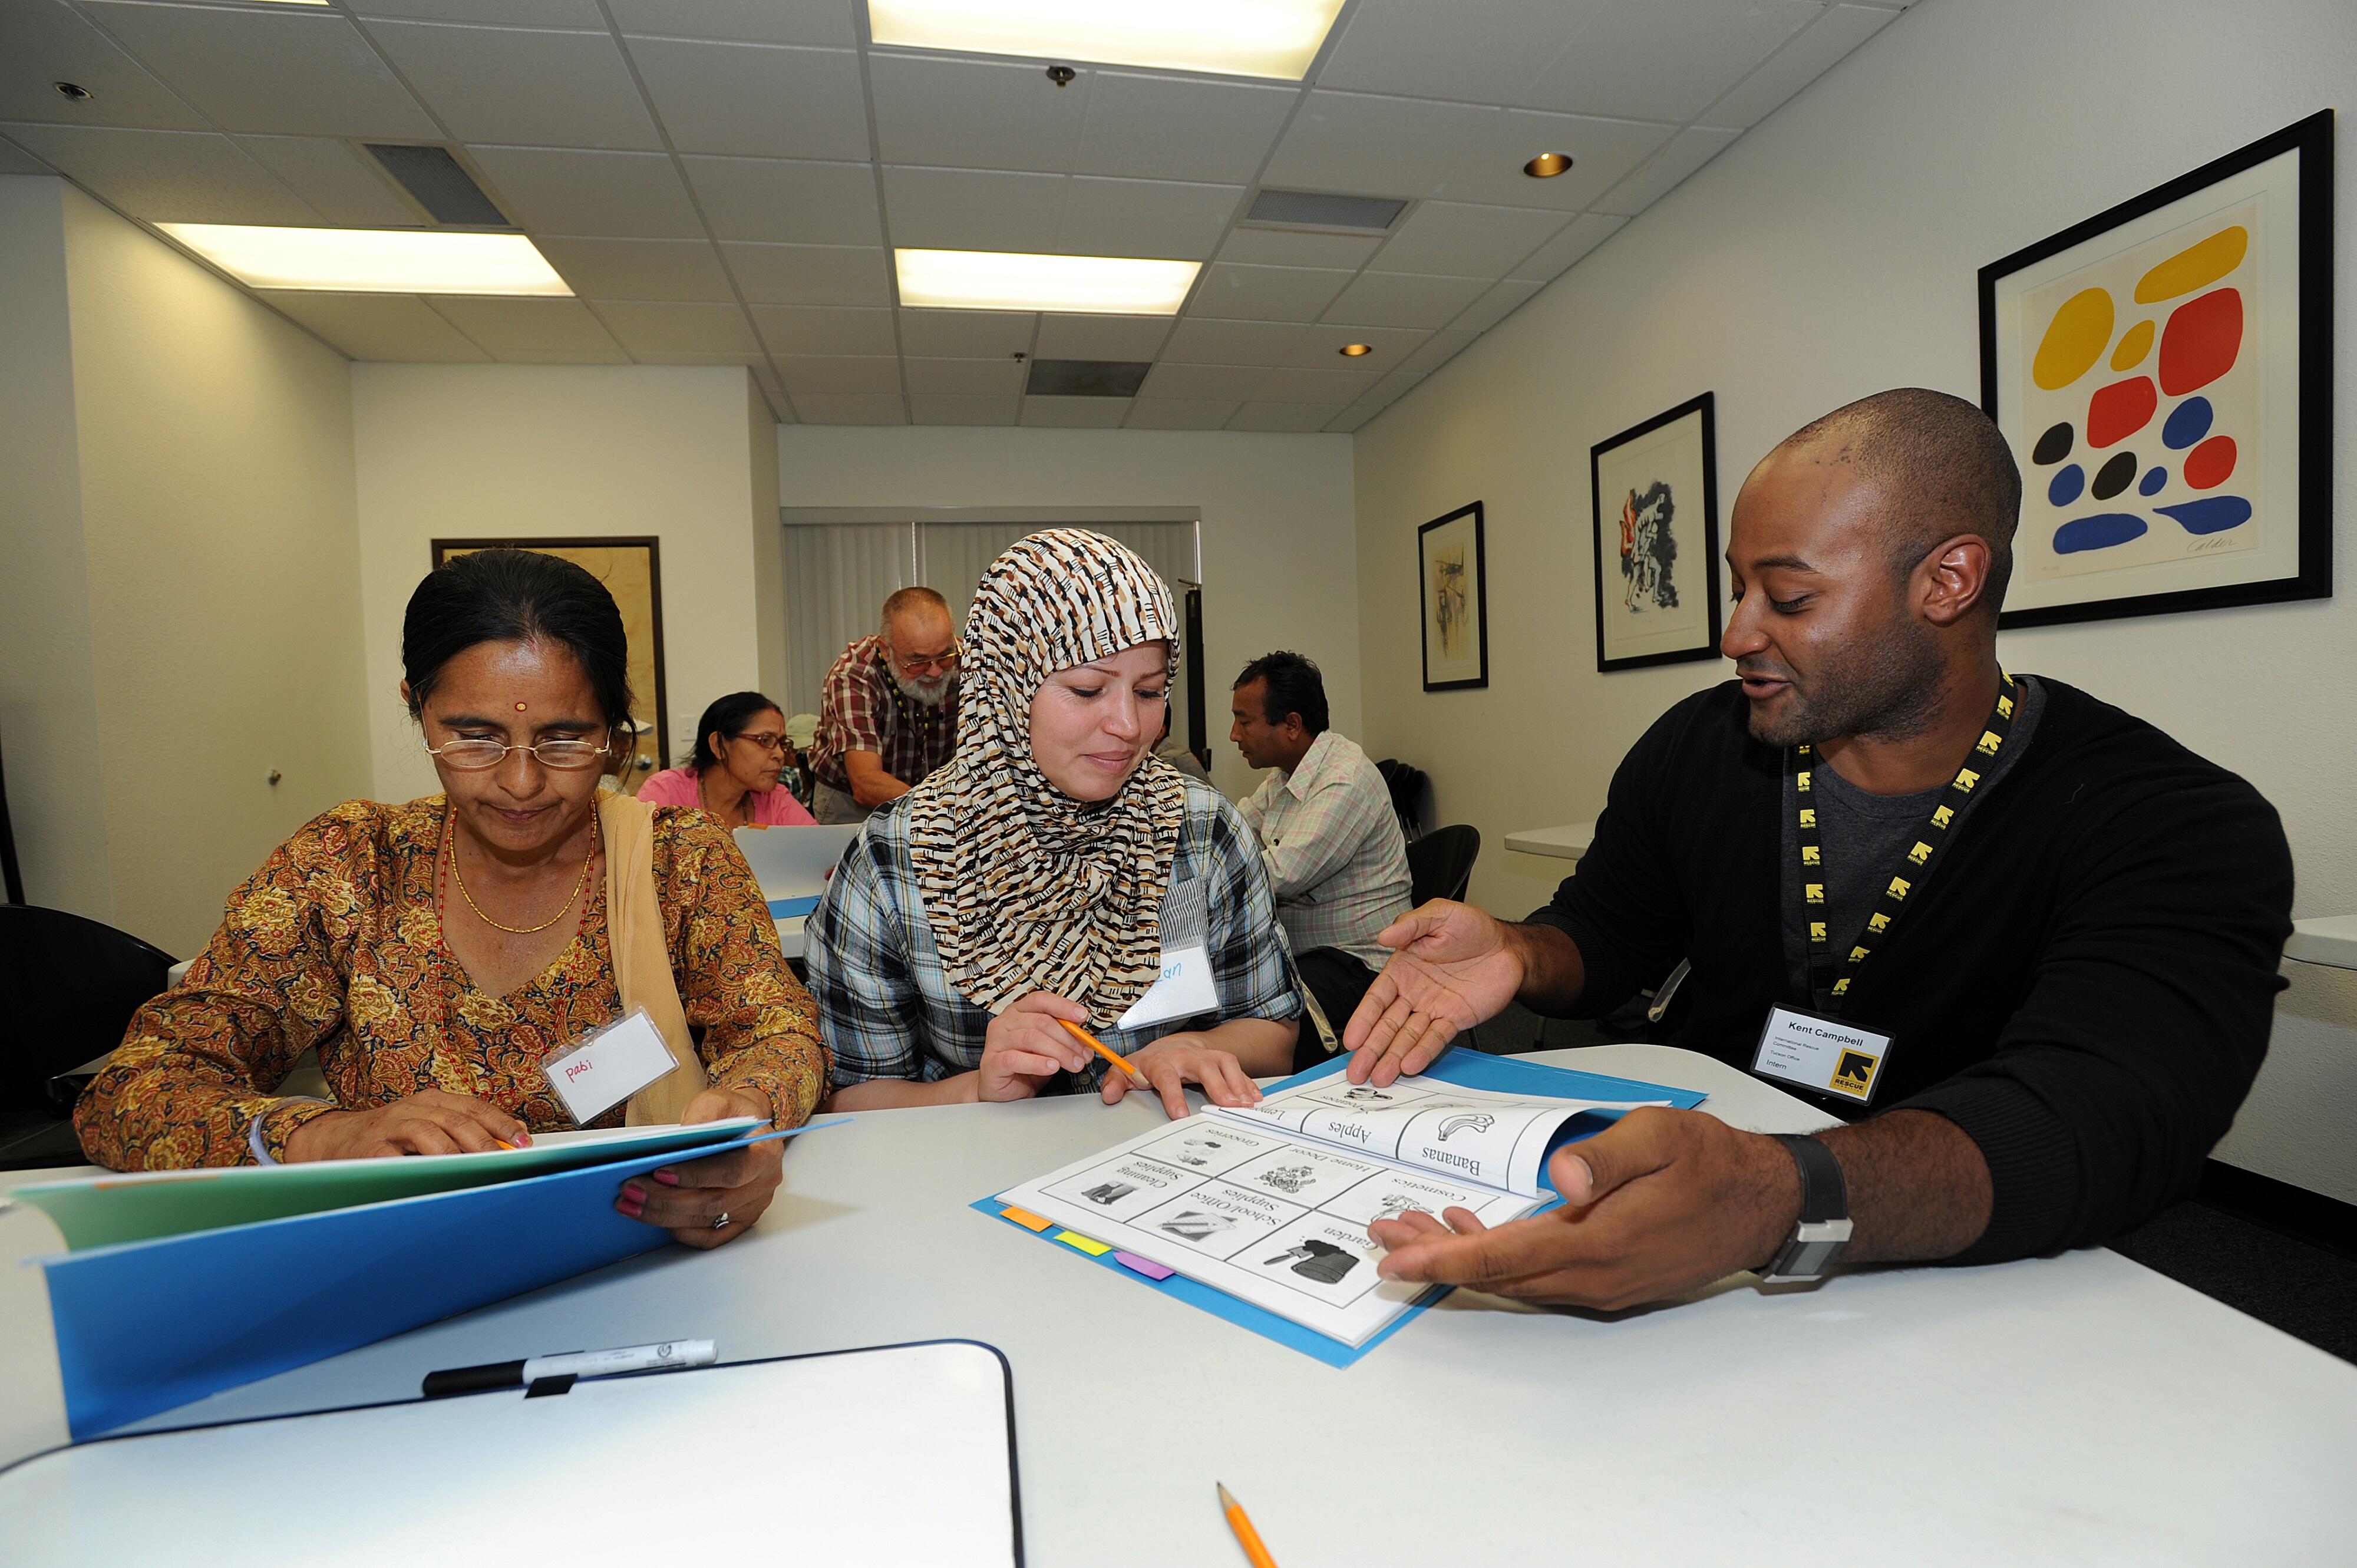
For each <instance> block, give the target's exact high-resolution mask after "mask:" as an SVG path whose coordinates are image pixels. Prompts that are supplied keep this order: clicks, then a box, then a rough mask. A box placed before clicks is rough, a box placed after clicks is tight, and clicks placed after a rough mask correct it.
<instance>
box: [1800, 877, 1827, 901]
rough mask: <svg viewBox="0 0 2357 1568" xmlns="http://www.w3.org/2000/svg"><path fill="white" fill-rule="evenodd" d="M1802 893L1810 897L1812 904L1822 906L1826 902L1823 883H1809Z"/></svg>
mask: <svg viewBox="0 0 2357 1568" xmlns="http://www.w3.org/2000/svg"><path fill="white" fill-rule="evenodd" d="M1802 891H1803V892H1804V893H1806V894H1807V895H1808V897H1809V902H1810V903H1812V904H1822V903H1824V901H1825V885H1824V883H1822V882H1811V883H1808V884H1806V885H1805V886H1803V889H1802Z"/></svg>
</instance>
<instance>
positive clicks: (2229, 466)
mask: <svg viewBox="0 0 2357 1568" xmlns="http://www.w3.org/2000/svg"><path fill="white" fill-rule="evenodd" d="M2233 472H2234V438H2233V436H2231V435H2212V437H2210V439H2209V440H2207V441H2204V442H2203V443H2201V446H2196V447H2195V448H2194V449H2193V450H2192V451H2190V452H2188V453H2187V454H2186V455H2185V482H2186V483H2187V484H2189V485H2190V486H2192V487H2193V488H2194V489H2197V490H2206V489H2213V488H2214V487H2216V486H2219V485H2222V484H2224V483H2225V482H2226V480H2227V478H2229V477H2230V476H2231V475H2232V474H2233Z"/></svg>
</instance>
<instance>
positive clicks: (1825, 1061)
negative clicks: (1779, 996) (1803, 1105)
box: [1751, 1007, 1890, 1105]
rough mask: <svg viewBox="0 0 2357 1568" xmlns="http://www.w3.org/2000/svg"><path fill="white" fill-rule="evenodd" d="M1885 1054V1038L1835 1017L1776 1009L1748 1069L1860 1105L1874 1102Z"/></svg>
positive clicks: (1886, 1050)
mask: <svg viewBox="0 0 2357 1568" xmlns="http://www.w3.org/2000/svg"><path fill="white" fill-rule="evenodd" d="M1889 1054H1890V1036H1888V1035H1878V1034H1876V1033H1875V1032H1874V1031H1873V1030H1871V1029H1861V1028H1859V1027H1858V1026H1857V1025H1855V1024H1846V1023H1844V1022H1842V1021H1841V1020H1840V1019H1838V1018H1821V1017H1819V1016H1818V1015H1816V1014H1814V1013H1803V1012H1800V1011H1799V1010H1797V1009H1795V1008H1791V1007H1778V1008H1774V1009H1771V1010H1770V1013H1769V1015H1768V1026H1767V1027H1766V1028H1764V1029H1762V1030H1760V1050H1759V1053H1758V1054H1757V1055H1756V1056H1754V1057H1753V1058H1752V1059H1751V1070H1752V1071H1753V1072H1756V1073H1759V1074H1760V1075H1762V1076H1763V1077H1767V1078H1781V1079H1783V1080H1784V1081H1785V1082H1787V1083H1797V1084H1799V1085H1800V1086H1801V1087H1802V1088H1803V1089H1807V1090H1814V1091H1815V1092H1816V1093H1819V1094H1832V1095H1837V1096H1839V1097H1840V1098H1842V1099H1844V1100H1854V1101H1857V1103H1859V1104H1860V1105H1864V1104H1867V1102H1868V1101H1872V1100H1873V1099H1874V1086H1875V1084H1876V1082H1877V1081H1878V1079H1880V1077H1881V1074H1882V1060H1883V1058H1885V1057H1887V1056H1889Z"/></svg>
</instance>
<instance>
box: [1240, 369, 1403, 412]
mask: <svg viewBox="0 0 2357 1568" xmlns="http://www.w3.org/2000/svg"><path fill="white" fill-rule="evenodd" d="M1381 380H1383V375H1382V373H1381V372H1380V371H1298V370H1276V371H1269V373H1268V379H1267V380H1266V381H1262V382H1261V383H1260V385H1259V386H1257V387H1255V388H1254V389H1253V393H1252V396H1253V400H1254V402H1256V403H1331V404H1333V405H1334V406H1335V407H1336V408H1340V407H1341V406H1342V405H1343V404H1345V403H1354V402H1356V401H1357V400H1358V399H1360V398H1361V397H1364V396H1365V395H1366V394H1367V393H1368V392H1370V391H1372V389H1373V387H1374V384H1375V383H1376V382H1377V381H1381Z"/></svg>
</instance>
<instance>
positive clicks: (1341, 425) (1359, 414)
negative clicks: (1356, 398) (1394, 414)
mask: <svg viewBox="0 0 2357 1568" xmlns="http://www.w3.org/2000/svg"><path fill="white" fill-rule="evenodd" d="M1379 413H1383V410H1382V409H1380V408H1376V407H1374V406H1373V405H1372V404H1370V403H1352V404H1351V406H1350V407H1348V408H1346V409H1344V410H1343V411H1342V412H1341V413H1338V414H1336V415H1335V416H1334V417H1333V418H1332V419H1329V420H1328V421H1327V422H1326V431H1327V434H1329V435H1349V434H1350V433H1351V432H1352V431H1353V430H1356V429H1358V428H1359V426H1361V424H1366V423H1367V421H1369V420H1371V419H1372V418H1374V416H1375V415H1377V414H1379Z"/></svg>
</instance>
